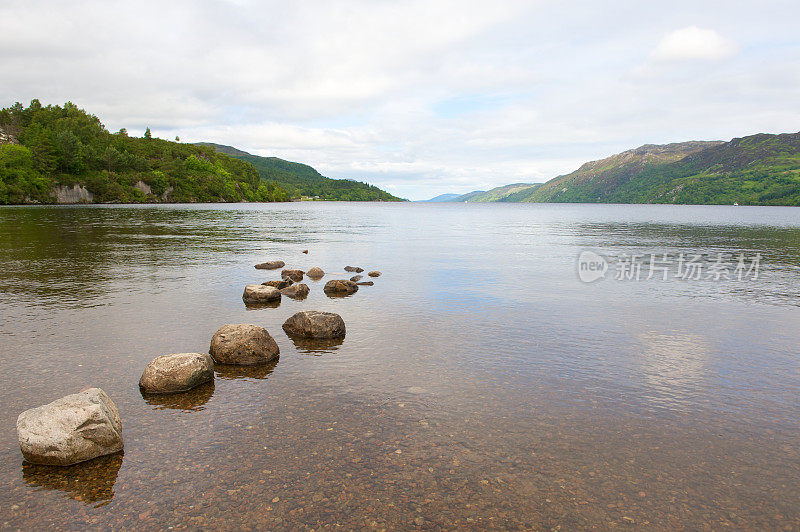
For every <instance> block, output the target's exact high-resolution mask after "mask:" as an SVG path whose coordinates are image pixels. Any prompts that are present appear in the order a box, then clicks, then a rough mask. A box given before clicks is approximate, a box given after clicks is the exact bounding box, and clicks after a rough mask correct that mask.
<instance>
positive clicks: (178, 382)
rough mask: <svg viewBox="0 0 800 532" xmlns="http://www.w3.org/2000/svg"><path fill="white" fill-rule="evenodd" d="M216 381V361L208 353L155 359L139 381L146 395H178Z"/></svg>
mask: <svg viewBox="0 0 800 532" xmlns="http://www.w3.org/2000/svg"><path fill="white" fill-rule="evenodd" d="M213 380H214V360H213V359H212V358H211V356H210V355H208V354H207V353H176V354H172V355H162V356H160V357H156V358H154V359H153V360H152V361H151V362H150V363H149V364H148V365H147V366H146V367H145V368H144V373H142V377H141V378H140V379H139V388H141V389H142V391H143V392H145V393H176V392H185V391H187V390H191V389H192V388H194V387H195V386H199V385H201V384H203V383H205V382H208V381H213Z"/></svg>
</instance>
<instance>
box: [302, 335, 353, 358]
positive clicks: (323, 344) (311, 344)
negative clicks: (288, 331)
mask: <svg viewBox="0 0 800 532" xmlns="http://www.w3.org/2000/svg"><path fill="white" fill-rule="evenodd" d="M290 339H291V340H292V342H293V343H294V346H295V347H296V348H297V351H298V352H300V353H303V354H306V355H322V354H325V353H333V352H334V351H336V350H337V349H339V346H340V345H342V343H344V337H342V338H292V337H290Z"/></svg>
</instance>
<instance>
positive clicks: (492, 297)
mask: <svg viewBox="0 0 800 532" xmlns="http://www.w3.org/2000/svg"><path fill="white" fill-rule="evenodd" d="M303 249H308V250H309V254H308V255H304V254H302V253H301V251H302V250H303ZM585 249H591V250H595V251H597V252H600V253H603V254H606V255H608V256H609V257H616V256H620V255H622V254H631V255H632V254H649V253H658V254H661V253H665V252H668V253H671V254H677V253H681V252H683V253H687V254H694V253H701V254H706V255H709V256H713V255H716V253H719V252H723V253H740V252H742V253H744V254H745V255H747V256H748V257H749V256H753V255H754V254H756V253H760V254H761V255H762V262H761V269H760V275H759V278H758V279H756V280H749V281H746V282H739V281H736V280H730V281H717V282H715V281H708V280H700V281H676V280H670V281H662V280H659V279H651V280H649V281H645V280H643V281H638V282H636V281H628V282H625V281H616V280H614V279H613V278H612V277H613V269H614V267H615V263H614V261H613V260H612V265H611V268H612V270H611V271H610V273H609V275H608V277H609V278H607V279H605V280H602V281H599V282H597V283H593V284H585V283H582V282H580V281H579V279H578V275H577V262H576V260H577V257H578V255H579V254H580V252H581V251H583V250H585ZM273 258H275V259H282V260H284V261H286V263H287V267H298V268H301V269H303V270H307V269H308V268H310V267H312V266H320V267H322V268H323V269H324V270H325V271H326V272H328V275H326V277H325V278H324V279H323V280H322V281H321V282H313V281H305V282H307V284H309V286H310V287H311V294H310V296H309V298H308V299H306V300H305V301H293V300H291V299H288V298H284V299H283V302H282V303H281V305H280V306H279V307H278V308H262V309H257V310H249V309H247V308H246V307H245V306H244V305H243V303H242V301H241V292H242V289H243V287H244V285H245V284H248V283H253V282H261V281H265V280H269V279H274V278H277V277H278V275H279V274H278V273H277V272H264V271H258V270H255V269H253V267H252V266H253V264H255V263H257V262H262V261H264V260H267V259H273ZM347 264H354V265H360V266H362V267H364V268H365V269H367V270H370V269H379V270H381V271H382V272H383V276H382V277H380V278H378V279H376V280H375V286H372V287H362V288H361V289H360V290H359V291H358V292H357V293H356V294H355V295H353V296H352V297H348V298H337V299H329V298H327V297H326V296H325V295H324V294H323V292H322V285H323V284H324V281H325V280H328V279H330V278H334V277H340V278H347V277H349V276H350V275H351V274H346V275H345V274H344V272H343V267H344V266H345V265H347ZM799 267H800V211H798V210H796V209H791V208H749V207H739V208H733V207H672V206H614V205H597V206H594V205H502V204H497V205H470V204H455V205H448V204H438V205H437V204H433V205H429V204H342V203H293V204H286V205H222V206H220V205H192V206H158V207H152V206H146V207H75V208H69V207H62V208H51V207H42V208H38V207H18V208H4V209H0V355H1V356H2V362H3V372H2V375H1V376H0V384H1V385H0V406H1V407H2V408H0V412H2V418H0V422H2V426H3V430H2V431H0V508H2V511H1V512H0V524H2V526H3V527H11V528H14V527H23V528H33V527H37V526H60V527H65V528H73V529H83V528H86V527H94V528H111V529H120V528H134V527H136V528H140V527H159V528H161V527H168V526H174V527H176V528H182V527H184V528H211V527H222V528H245V527H250V528H279V529H310V528H314V529H319V528H325V527H331V528H333V527H336V526H342V527H345V528H355V527H359V528H361V527H368V528H375V529H380V528H390V529H391V528H395V529H397V528H411V527H419V528H428V529H449V528H455V527H468V528H476V529H477V528H481V529H483V528H519V529H529V528H537V529H550V528H552V527H555V526H558V525H561V526H562V528H564V529H574V528H588V527H596V528H600V529H607V528H613V527H616V526H619V525H625V524H628V525H630V524H633V526H637V525H643V524H645V523H647V524H648V525H649V526H650V527H656V528H659V529H686V530H697V529H716V528H720V527H723V526H733V527H737V528H753V529H779V528H786V529H798V528H800V507H798V505H797V501H798V500H800V445H798V443H800V442H799V441H798V436H800V399H798V398H799V397H800V393H799V392H800V305H799V304H798V302H800V294H798V286H800V269H799ZM337 274H338V275H337ZM303 309H318V310H330V311H334V312H338V313H339V314H341V315H342V317H343V318H344V319H345V321H346V323H347V327H348V332H347V337H346V338H345V340H344V341H343V342H341V343H340V344H338V345H327V346H319V345H305V344H303V345H295V343H294V342H292V341H291V340H290V339H289V338H287V337H286V336H285V335H284V334H283V332H282V330H281V328H280V326H281V324H282V323H283V321H284V320H285V319H286V318H287V317H289V316H290V315H291V314H293V313H294V312H296V311H298V310H303ZM224 323H255V324H258V325H262V326H264V327H266V328H267V329H268V330H269V331H270V332H271V333H272V335H273V336H274V337H275V339H276V341H277V342H278V344H279V346H280V348H281V357H280V360H279V361H278V362H277V364H274V365H272V366H270V367H266V368H260V369H234V368H218V371H217V378H216V382H215V384H214V385H212V386H205V387H203V388H200V389H198V390H195V391H193V392H191V393H189V394H183V395H180V396H171V397H167V398H159V399H153V398H150V397H148V398H143V397H142V396H141V394H140V393H139V390H138V386H137V382H138V378H139V376H140V374H141V371H142V369H143V368H144V365H145V364H146V363H147V362H148V361H149V360H151V359H152V358H153V357H155V356H157V355H160V354H165V353H172V352H186V351H205V350H207V348H208V344H209V341H210V338H211V336H212V334H213V333H214V331H215V330H216V329H217V328H218V327H219V326H220V325H222V324H224ZM88 385H93V386H100V387H102V388H103V389H104V390H105V391H106V392H107V393H108V394H109V395H110V396H111V397H112V398H113V399H114V401H115V402H116V404H117V406H118V407H119V409H120V412H121V415H122V419H123V427H124V434H125V438H126V440H125V453H124V456H115V457H108V458H103V459H99V460H95V461H92V462H88V463H86V464H83V465H79V466H75V467H71V468H67V469H53V468H44V467H39V466H32V465H28V464H23V461H22V456H21V454H20V453H19V448H18V446H17V442H16V432H15V423H16V417H17V415H18V414H19V413H20V412H21V411H22V410H25V409H27V408H30V407H33V406H38V405H40V404H43V403H46V402H49V401H51V400H54V399H56V398H58V397H60V396H63V395H65V394H68V393H74V392H76V391H78V390H80V389H81V388H83V387H85V386H88ZM398 451H399V452H398Z"/></svg>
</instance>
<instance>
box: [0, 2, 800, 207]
mask: <svg viewBox="0 0 800 532" xmlns="http://www.w3.org/2000/svg"><path fill="white" fill-rule="evenodd" d="M798 20H800V2H797V1H796V0H793V1H769V0H762V1H760V2H755V1H747V2H745V1H742V2H736V1H731V0H727V1H725V2H714V1H698V0H692V1H688V2H682V1H672V2H652V1H642V0H636V1H630V2H628V1H604V2H598V1H597V0H585V1H573V2H570V1H532V0H529V1H504V0H492V1H480V2H475V1H469V0H453V1H436V0H424V1H402V2H400V1H380V0H373V1H363V2H361V1H349V0H337V1H335V2H331V1H286V0H283V1H280V2H256V1H249V0H227V1H226V0H217V1H211V0H208V1H171V2H161V1H158V2H150V1H141V0H138V1H136V2H130V1H127V2H115V1H108V0H106V1H81V0H72V1H63V2H61V1H49V2H43V1H38V0H21V1H17V0H2V1H1V2H0V106H2V107H5V106H7V105H10V104H12V103H13V102H15V101H21V102H23V103H27V102H29V101H30V100H31V99H32V98H39V99H40V100H41V101H42V103H44V104H48V103H59V104H61V103H63V102H65V101H67V100H70V101H72V102H75V103H76V104H78V105H79V106H81V107H84V108H85V109H87V110H88V111H90V112H92V113H94V114H97V115H98V116H99V117H100V119H101V120H102V121H103V122H104V123H105V124H106V125H107V127H108V128H109V129H110V130H112V131H116V130H118V129H120V128H122V127H125V128H127V129H128V131H129V132H131V133H132V134H133V133H137V134H141V132H142V131H143V130H144V128H145V127H146V126H149V127H150V128H151V129H152V131H153V134H154V135H156V136H159V137H163V138H173V137H175V136H176V135H180V137H181V140H182V141H211V142H217V143H221V144H230V145H233V146H236V147H238V148H241V149H244V150H246V151H249V152H251V153H255V154H259V155H274V156H278V157H282V158H285V159H289V160H294V161H300V162H305V163H308V164H311V165H312V166H314V167H315V168H317V169H318V170H320V171H321V172H322V173H323V174H325V175H328V176H331V177H348V178H355V179H359V180H365V181H368V182H370V183H374V184H376V185H378V186H380V187H382V188H385V189H387V190H389V191H391V192H393V193H395V194H397V195H400V196H403V197H406V198H411V199H424V198H428V197H431V196H434V195H436V194H439V193H443V192H468V191H470V190H475V189H487V188H491V187H493V186H498V185H503V184H508V183H514V182H541V181H545V180H547V179H550V178H551V177H554V176H556V175H558V174H561V173H566V172H569V171H572V170H574V169H575V168H577V167H578V166H579V165H580V164H581V163H583V162H585V161H587V160H592V159H598V158H601V157H605V156H608V155H611V154H613V153H616V152H619V151H623V150H625V149H629V148H633V147H636V146H639V145H641V144H645V143H658V144H661V143H666V142H675V141H683V140H711V139H722V140H729V139H730V138H732V137H738V136H743V135H748V134H752V133H757V132H769V133H780V132H796V131H798V130H800V31H798V29H799V28H800V27H799V26H798Z"/></svg>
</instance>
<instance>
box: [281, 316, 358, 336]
mask: <svg viewBox="0 0 800 532" xmlns="http://www.w3.org/2000/svg"><path fill="white" fill-rule="evenodd" d="M283 330H284V331H285V332H286V334H288V335H289V336H292V337H297V338H340V337H342V336H344V335H345V326H344V320H343V319H342V317H341V316H339V315H338V314H334V313H333V312H321V311H318V310H304V311H302V312H298V313H297V314H295V315H294V316H292V317H291V318H289V319H288V320H286V322H285V323H284V324H283Z"/></svg>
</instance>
